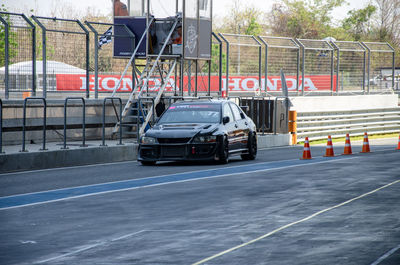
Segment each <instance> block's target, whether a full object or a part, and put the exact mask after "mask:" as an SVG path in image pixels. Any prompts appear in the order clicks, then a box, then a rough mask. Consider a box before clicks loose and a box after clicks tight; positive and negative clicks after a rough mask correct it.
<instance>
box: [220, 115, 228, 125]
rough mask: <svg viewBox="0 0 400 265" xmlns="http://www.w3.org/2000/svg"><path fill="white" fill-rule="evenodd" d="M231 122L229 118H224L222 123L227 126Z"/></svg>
mask: <svg viewBox="0 0 400 265" xmlns="http://www.w3.org/2000/svg"><path fill="white" fill-rule="evenodd" d="M229 122H230V119H229V117H228V116H225V117H223V118H222V123H223V124H227V123H229Z"/></svg>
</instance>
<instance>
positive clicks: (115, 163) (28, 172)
mask: <svg viewBox="0 0 400 265" xmlns="http://www.w3.org/2000/svg"><path fill="white" fill-rule="evenodd" d="M129 163H134V164H137V163H139V162H138V161H136V160H134V161H122V162H111V163H101V164H92V165H82V166H70V167H55V168H46V169H37V170H28V171H18V172H9V173H0V176H8V175H21V174H31V173H36V172H38V173H40V172H46V171H55V170H66V169H67V170H68V169H76V168H85V167H97V166H108V165H121V164H129Z"/></svg>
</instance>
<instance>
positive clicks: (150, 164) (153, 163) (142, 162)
mask: <svg viewBox="0 0 400 265" xmlns="http://www.w3.org/2000/svg"><path fill="white" fill-rule="evenodd" d="M140 163H141V164H142V165H143V166H154V165H155V164H156V161H140Z"/></svg>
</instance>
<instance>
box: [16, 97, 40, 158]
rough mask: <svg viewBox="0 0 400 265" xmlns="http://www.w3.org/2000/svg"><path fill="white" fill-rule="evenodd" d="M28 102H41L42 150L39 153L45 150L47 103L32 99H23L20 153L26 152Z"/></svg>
mask: <svg viewBox="0 0 400 265" xmlns="http://www.w3.org/2000/svg"><path fill="white" fill-rule="evenodd" d="M29 100H41V101H43V137H42V140H43V143H42V149H40V150H41V151H44V150H47V149H46V119H47V114H46V109H47V103H46V99H45V98H32V97H28V98H25V99H24V105H23V118H22V150H21V151H20V152H28V151H27V150H26V148H25V138H26V137H25V136H26V105H27V102H28V101H29Z"/></svg>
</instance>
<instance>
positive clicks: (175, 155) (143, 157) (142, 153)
mask: <svg viewBox="0 0 400 265" xmlns="http://www.w3.org/2000/svg"><path fill="white" fill-rule="evenodd" d="M217 150H218V144H217V143H204V144H203V143H186V144H152V145H145V144H140V145H139V152H138V160H139V161H180V160H215V159H216V158H217V153H218V152H217Z"/></svg>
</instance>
